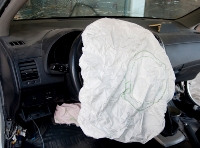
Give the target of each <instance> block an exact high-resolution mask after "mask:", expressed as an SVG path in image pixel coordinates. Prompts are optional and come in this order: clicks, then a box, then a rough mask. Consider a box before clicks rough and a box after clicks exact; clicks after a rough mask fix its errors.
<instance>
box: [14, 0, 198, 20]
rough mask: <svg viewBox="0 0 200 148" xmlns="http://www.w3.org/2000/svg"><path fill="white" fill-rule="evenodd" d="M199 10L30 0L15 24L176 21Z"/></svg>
mask: <svg viewBox="0 0 200 148" xmlns="http://www.w3.org/2000/svg"><path fill="white" fill-rule="evenodd" d="M199 6H200V0H28V1H27V3H26V4H25V5H24V7H23V8H22V9H21V10H20V11H19V12H18V13H17V15H16V16H15V17H14V20H21V19H37V18H62V17H87V16H125V17H149V18H164V19H176V18H180V17H182V16H184V15H186V14H187V13H189V12H191V11H193V10H195V9H197V8H198V7H199Z"/></svg>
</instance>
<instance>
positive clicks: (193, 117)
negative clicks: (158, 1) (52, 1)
mask: <svg viewBox="0 0 200 148" xmlns="http://www.w3.org/2000/svg"><path fill="white" fill-rule="evenodd" d="M9 2H10V1H9ZM9 2H8V1H7V5H6V3H5V4H4V5H3V4H2V5H3V6H4V7H5V6H7V8H8V9H7V10H11V9H12V8H9V6H10V5H11V3H12V5H16V9H19V8H20V7H22V4H17V2H16V1H15V0H11V2H10V4H8V3H9ZM25 2H26V0H23V3H25ZM19 3H20V2H19ZM18 7H19V8H18ZM5 8H6V7H5ZM17 11H18V10H17ZM17 11H16V12H17ZM16 12H13V14H16ZM10 13H11V12H9V13H6V11H4V13H3V12H1V19H0V94H1V97H0V98H1V110H2V111H1V112H2V114H3V118H2V119H1V120H2V121H1V122H2V126H3V127H4V128H3V129H4V130H3V129H2V128H1V130H2V131H1V133H2V134H1V139H2V144H3V145H5V148H8V147H27V148H28V147H30V148H32V147H33V148H34V147H47V148H50V147H52V148H53V147H54V148H57V147H58V148H61V147H81V148H82V147H91V148H93V147H95V148H96V147H113V146H119V147H134V146H136V147H137V146H138V147H139V146H140V147H149V146H153V147H154V146H157V147H171V148H175V147H180V148H183V147H188V148H190V147H191V148H192V147H198V146H199V142H200V129H199V127H200V126H199V121H200V116H199V115H200V107H199V105H198V104H197V103H195V102H194V101H193V100H192V99H191V96H190V95H191V94H190V93H189V92H188V83H187V82H188V81H190V80H193V79H194V78H195V77H196V76H197V75H198V73H199V72H200V32H199V25H198V23H199V22H200V18H199V17H198V16H199V14H200V9H199V8H198V9H196V10H195V11H192V12H191V13H189V14H187V15H185V16H183V17H181V18H178V19H160V18H140V17H121V16H115V17H112V16H111V17H110V18H115V19H120V20H124V21H127V22H131V23H135V24H138V25H140V26H142V27H144V28H145V29H148V30H149V31H151V32H152V33H153V35H154V36H155V38H156V39H157V41H158V42H159V44H160V45H161V47H162V48H163V50H165V51H166V54H167V55H168V57H169V59H170V62H171V65H172V68H173V70H174V74H175V76H176V81H175V86H176V90H175V93H174V98H173V99H172V100H171V101H170V102H169V105H171V106H175V107H176V108H178V109H179V110H181V112H182V114H181V116H180V118H181V120H182V122H181V121H179V122H178V123H177V122H174V121H172V119H171V117H170V116H169V112H168V111H167V112H166V117H165V119H166V125H165V129H164V130H163V132H162V133H161V134H160V137H159V136H158V137H155V138H154V139H152V140H151V141H149V142H148V143H146V144H140V143H120V142H117V141H114V140H111V139H107V138H103V139H93V138H91V137H87V136H86V135H84V133H83V132H82V130H81V129H80V127H77V126H75V125H67V124H56V123H55V122H54V119H53V115H54V112H55V110H56V106H57V105H61V104H63V103H80V101H79V98H78V94H79V91H80V89H81V87H82V86H83V79H82V77H81V69H80V67H79V65H78V62H79V59H80V57H81V55H82V47H83V44H82V39H81V34H82V32H83V31H84V29H85V28H86V27H87V25H89V24H91V23H92V22H94V21H96V20H98V19H100V18H104V16H95V17H93V16H91V17H69V18H46V19H43V18H41V19H25V20H15V21H10V24H9V23H8V29H6V27H5V24H6V21H9V19H10V18H9V17H11V18H12V19H13V14H10ZM6 14H7V15H9V14H10V16H9V17H8V16H6ZM6 17H7V19H6ZM107 17H108V18H109V16H107ZM185 123H186V124H185ZM188 125H189V127H187V126H188ZM16 129H17V130H19V129H20V130H21V134H19V135H17V136H15V138H16V139H14V138H13V135H14V134H15V132H16ZM187 129H188V130H187ZM188 131H189V132H188ZM23 132H24V133H26V135H24V136H23V134H22V133H23ZM177 133H178V134H179V135H177ZM4 137H5V139H4Z"/></svg>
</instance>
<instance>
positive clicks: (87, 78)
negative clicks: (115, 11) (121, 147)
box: [78, 18, 175, 143]
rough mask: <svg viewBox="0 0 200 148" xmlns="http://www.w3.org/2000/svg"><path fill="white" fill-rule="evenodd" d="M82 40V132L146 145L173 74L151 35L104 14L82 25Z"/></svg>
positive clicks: (158, 128) (160, 125)
mask: <svg viewBox="0 0 200 148" xmlns="http://www.w3.org/2000/svg"><path fill="white" fill-rule="evenodd" d="M82 40H83V48H82V50H83V54H82V56H81V58H80V60H79V65H80V67H81V75H82V78H83V81H84V84H83V87H82V88H81V90H80V93H79V100H80V102H81V109H80V113H79V116H78V123H79V125H80V127H81V128H82V130H83V132H84V133H85V134H86V135H87V136H90V137H93V138H104V137H107V138H110V139H114V140H117V141H120V142H124V143H127V142H140V143H146V142H147V141H149V140H150V139H152V138H153V137H155V136H157V135H158V134H159V133H161V132H162V130H163V129H164V126H165V119H164V116H165V112H166V107H167V103H168V102H169V101H170V100H171V99H172V97H173V94H174V89H175V75H174V72H173V69H172V66H171V63H170V61H169V58H168V56H167V55H166V52H165V50H164V49H163V48H162V47H161V46H160V44H159V43H158V41H157V40H156V38H155V37H154V35H153V34H152V33H151V32H150V31H148V30H147V29H145V28H143V27H141V26H139V25H136V24H134V23H130V22H126V21H122V20H118V19H109V18H103V19H99V20H97V21H95V22H93V23H92V24H90V25H88V26H87V27H86V29H85V30H84V31H83V34H82Z"/></svg>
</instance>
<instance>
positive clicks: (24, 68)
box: [18, 60, 39, 81]
mask: <svg viewBox="0 0 200 148" xmlns="http://www.w3.org/2000/svg"><path fill="white" fill-rule="evenodd" d="M18 65H19V70H20V74H21V79H22V81H30V80H36V79H39V76H38V71H37V66H36V63H35V61H34V60H31V61H25V62H20V63H18Z"/></svg>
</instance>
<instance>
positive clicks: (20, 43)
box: [9, 41, 25, 46]
mask: <svg viewBox="0 0 200 148" xmlns="http://www.w3.org/2000/svg"><path fill="white" fill-rule="evenodd" d="M9 44H10V45H11V46H16V45H24V44H25V43H24V42H23V41H13V42H9Z"/></svg>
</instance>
